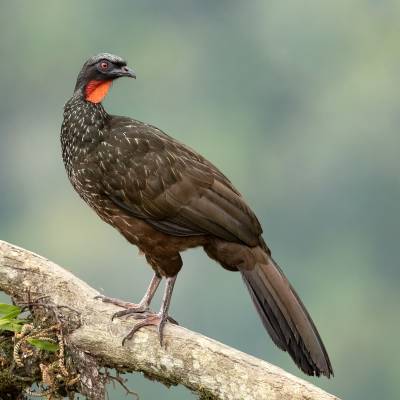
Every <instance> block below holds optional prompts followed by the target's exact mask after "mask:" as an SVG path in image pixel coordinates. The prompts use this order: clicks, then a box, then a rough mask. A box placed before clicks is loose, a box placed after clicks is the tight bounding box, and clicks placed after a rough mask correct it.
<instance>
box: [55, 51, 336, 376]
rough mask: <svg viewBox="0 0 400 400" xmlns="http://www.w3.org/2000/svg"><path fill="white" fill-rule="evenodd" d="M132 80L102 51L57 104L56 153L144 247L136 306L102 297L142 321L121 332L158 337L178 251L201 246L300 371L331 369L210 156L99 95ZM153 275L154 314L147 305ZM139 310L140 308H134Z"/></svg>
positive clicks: (253, 221)
mask: <svg viewBox="0 0 400 400" xmlns="http://www.w3.org/2000/svg"><path fill="white" fill-rule="evenodd" d="M124 76H126V77H132V78H135V73H134V71H133V70H132V69H130V68H129V67H128V66H127V64H126V62H125V61H124V60H123V59H122V58H120V57H118V56H115V55H112V54H107V53H103V54H98V55H96V56H94V57H91V58H89V60H87V61H86V63H85V64H84V65H83V67H82V70H81V71H80V73H79V75H78V79H77V82H76V86H75V90H74V94H73V96H72V97H71V99H70V100H69V101H68V102H67V103H66V105H65V108H64V120H63V123H62V128H61V145H62V157H63V160H64V164H65V168H66V171H67V174H68V177H69V179H70V181H71V183H72V185H73V187H74V188H75V190H76V191H77V192H78V194H79V195H80V196H81V197H82V199H83V200H85V202H86V203H88V204H89V206H90V207H92V208H93V209H94V210H95V211H96V213H97V214H98V215H99V217H100V218H101V219H103V220H104V221H105V222H107V223H108V224H110V225H112V226H113V227H114V228H116V229H117V230H118V231H119V232H120V233H121V234H122V235H123V236H124V237H125V238H126V239H127V240H128V241H129V242H130V243H132V244H134V245H136V246H137V247H138V248H139V249H140V250H141V252H142V253H144V255H145V257H146V260H147V262H148V263H149V264H150V266H151V267H152V268H153V270H154V277H153V279H152V281H151V283H150V286H149V288H148V290H147V291H146V294H145V295H144V297H143V299H142V300H141V301H140V303H138V304H132V303H127V302H123V301H121V300H117V299H113V298H107V297H102V300H103V301H105V302H111V303H114V304H116V305H118V306H120V307H122V308H123V309H122V310H121V311H119V312H118V313H116V314H115V315H114V317H121V316H123V315H129V314H135V315H136V316H139V315H141V316H142V319H141V320H139V322H137V321H136V325H135V326H134V327H133V329H132V331H131V332H130V333H129V334H128V336H127V337H126V338H125V339H129V338H131V337H132V336H133V334H134V333H135V331H137V330H138V329H140V328H141V327H143V326H146V325H156V326H157V327H158V331H159V336H160V342H161V343H162V340H163V327H164V325H165V323H166V321H168V320H170V321H173V320H172V319H170V318H169V317H168V308H169V305H170V300H171V295H172V291H173V287H174V284H175V280H176V277H177V274H178V272H179V271H180V269H181V267H182V259H181V256H180V253H181V252H182V251H184V250H186V249H189V248H193V247H199V246H200V247H203V249H204V250H205V252H206V253H207V254H208V256H209V257H211V258H212V259H214V260H215V261H217V262H218V263H219V264H220V265H221V266H222V267H224V268H225V269H227V270H229V271H239V272H240V274H241V276H242V278H243V280H244V282H245V284H246V286H247V289H248V291H249V293H250V295H251V298H252V300H253V303H254V305H255V307H256V309H257V311H258V314H259V315H260V317H261V320H262V322H263V325H264V327H265V329H266V330H267V331H268V333H269V334H270V336H271V338H272V340H273V341H274V343H275V344H276V345H277V346H278V347H279V348H280V349H282V350H284V351H287V352H288V353H289V354H290V356H291V357H292V359H293V360H294V362H295V363H296V364H297V365H298V367H299V368H301V370H302V371H304V372H305V373H306V374H309V375H317V376H319V375H321V374H322V375H325V376H327V377H329V376H331V375H332V374H333V371H332V366H331V363H330V360H329V357H328V354H327V352H326V350H325V347H324V344H323V343H322V340H321V338H320V336H319V334H318V331H317V329H316V327H315V325H314V323H313V321H312V320H311V317H310V315H309V314H308V312H307V310H306V309H305V307H304V305H303V303H302V302H301V300H300V298H299V297H298V295H297V293H296V292H295V290H294V289H293V288H292V286H291V285H290V283H289V282H288V280H287V279H286V277H285V275H284V274H283V272H282V271H281V269H280V268H279V266H278V265H277V264H276V263H275V261H274V260H273V259H272V257H271V252H270V250H269V249H268V247H267V245H266V244H265V242H264V240H263V238H262V236H261V234H262V229H261V226H260V223H259V221H258V220H257V217H256V216H255V215H254V213H253V212H252V210H251V209H250V208H249V206H248V205H247V204H246V202H245V200H244V198H243V197H242V195H241V194H240V193H239V192H238V191H237V190H236V189H235V187H234V186H233V185H232V183H231V182H230V181H229V180H228V178H226V176H225V175H223V174H222V173H221V172H220V171H219V170H218V169H217V168H216V167H215V166H214V165H213V164H212V163H211V162H209V161H208V160H206V159H205V158H204V157H202V156H201V155H200V154H198V153H196V152H195V151H194V150H192V149H191V148H189V147H187V146H185V145H184V144H182V143H180V142H178V141H177V140H175V139H173V138H172V137H170V136H168V135H167V134H165V133H164V132H162V131H161V130H160V129H158V128H156V127H154V126H152V125H149V124H145V123H143V122H140V121H137V120H135V119H133V118H129V117H122V116H115V115H110V114H108V113H107V112H106V111H105V109H104V108H103V106H102V104H101V102H102V100H103V98H104V97H105V96H106V94H107V92H108V91H109V89H110V86H111V84H112V82H113V81H114V80H115V79H117V78H120V77H124ZM162 278H165V279H166V288H165V293H164V297H163V300H162V305H161V309H160V312H159V313H157V314H154V313H151V312H150V310H149V305H150V302H151V300H152V297H153V295H154V293H155V292H156V290H157V288H158V286H159V284H160V281H161V280H162ZM140 313H141V314H140Z"/></svg>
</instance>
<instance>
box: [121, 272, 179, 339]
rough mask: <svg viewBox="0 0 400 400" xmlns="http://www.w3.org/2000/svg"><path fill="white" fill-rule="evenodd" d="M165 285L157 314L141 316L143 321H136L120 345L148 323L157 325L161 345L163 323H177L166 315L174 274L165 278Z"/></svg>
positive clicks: (174, 278)
mask: <svg viewBox="0 0 400 400" xmlns="http://www.w3.org/2000/svg"><path fill="white" fill-rule="evenodd" d="M166 281H167V282H166V286H165V291H164V296H163V299H162V302H161V308H160V311H159V312H158V313H157V314H153V315H148V316H143V321H140V322H138V323H137V324H136V325H135V326H134V327H133V329H132V330H131V331H130V332H129V333H128V334H127V335H126V336H125V337H124V340H123V341H122V345H124V343H125V342H126V341H127V340H129V339H132V337H133V335H134V334H135V333H136V332H137V331H138V330H139V329H140V328H142V327H144V326H149V325H155V326H157V327H158V337H159V339H160V345H161V346H162V344H163V338H164V335H163V330H164V326H165V323H166V322H167V321H170V322H172V323H175V324H177V322H176V321H175V320H173V319H172V318H170V317H168V309H169V305H170V303H171V296H172V291H173V290H174V285H175V281H176V275H175V276H174V277H172V278H167V279H166ZM139 318H141V317H139Z"/></svg>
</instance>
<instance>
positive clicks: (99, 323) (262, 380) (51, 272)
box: [0, 241, 338, 400]
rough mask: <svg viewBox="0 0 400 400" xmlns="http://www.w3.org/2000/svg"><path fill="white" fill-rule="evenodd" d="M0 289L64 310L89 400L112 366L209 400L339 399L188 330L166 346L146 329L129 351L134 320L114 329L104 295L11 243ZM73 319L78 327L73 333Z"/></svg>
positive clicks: (2, 247) (173, 333) (69, 345)
mask: <svg viewBox="0 0 400 400" xmlns="http://www.w3.org/2000/svg"><path fill="white" fill-rule="evenodd" d="M0 290H1V291H3V292H5V293H7V294H9V295H10V296H11V297H12V298H13V299H14V301H15V302H16V304H23V303H27V302H28V301H32V300H34V299H37V298H41V299H42V300H41V302H42V303H46V302H48V304H51V307H54V306H55V307H61V308H63V320H62V323H63V324H64V325H66V326H64V328H65V332H70V331H71V332H72V333H70V334H68V335H66V337H65V345H66V352H68V353H69V354H70V355H71V356H72V357H73V360H74V364H75V368H76V369H77V370H78V372H79V373H80V374H81V375H80V376H81V382H80V385H81V393H82V394H84V395H86V396H87V398H88V399H93V400H102V399H104V396H105V394H104V393H105V390H104V385H105V380H104V379H100V377H101V374H100V372H99V370H100V368H101V367H110V368H115V369H116V370H117V371H122V372H126V371H140V372H142V373H144V374H145V375H147V376H148V377H150V378H152V379H155V380H158V381H160V382H163V383H165V384H167V385H176V384H182V385H184V386H186V387H187V388H189V389H190V390H192V391H194V392H196V393H198V394H199V395H200V397H201V398H203V399H220V400H236V399H237V400H239V399H246V400H264V399H265V400H266V399H291V400H299V399H303V400H306V399H307V400H313V399H319V400H335V399H336V400H338V398H337V397H335V396H333V395H331V394H328V393H326V392H324V391H323V390H321V389H319V388H317V387H316V386H314V385H312V384H310V383H308V382H306V381H304V380H301V379H299V378H296V377H294V376H292V375H290V374H289V373H287V372H285V371H283V370H282V369H280V368H278V367H276V366H274V365H271V364H269V363H267V362H265V361H262V360H259V359H257V358H255V357H252V356H250V355H247V354H244V353H242V352H240V351H238V350H235V349H233V348H230V347H228V346H225V345H224V344H222V343H219V342H217V341H215V340H212V339H210V338H207V337H205V336H202V335H200V334H198V333H195V332H191V331H189V330H187V329H185V328H183V327H180V326H175V325H171V324H167V326H166V328H165V345H164V346H163V347H160V344H159V341H158V336H157V333H156V331H155V329H153V328H143V329H141V330H140V331H139V332H137V334H135V336H134V337H133V339H132V340H131V341H129V342H128V343H126V344H125V346H122V339H123V337H124V336H125V335H126V334H127V333H128V331H129V330H130V329H131V327H132V323H134V320H133V319H128V320H126V319H116V320H114V321H113V322H111V315H112V314H113V313H114V312H115V311H117V310H118V308H117V307H116V306H113V305H110V304H105V303H102V302H100V301H98V300H95V299H94V297H95V296H96V295H98V294H99V293H98V292H97V291H96V290H94V289H93V288H91V287H90V286H89V285H87V284H86V283H85V282H83V281H81V280H80V279H78V278H77V277H75V276H74V275H72V274H71V273H70V272H68V271H66V270H65V269H63V268H61V267H59V266H58V265H56V264H54V263H53V262H51V261H49V260H46V259H45V258H43V257H40V256H38V255H36V254H34V253H31V252H29V251H27V250H24V249H21V248H19V247H17V246H14V245H11V244H9V243H6V242H3V241H0ZM43 296H45V297H43ZM66 306H67V307H66ZM46 310H47V309H46V308H44V312H45V311H46ZM48 310H50V308H49V309H48ZM72 310H73V311H72ZM69 312H70V313H71V320H73V322H71V324H74V325H75V326H74V327H72V326H68V324H69V322H68V321H69V320H68V313H69ZM76 313H79V315H80V326H79V327H77V326H76ZM72 314H74V317H73V316H72Z"/></svg>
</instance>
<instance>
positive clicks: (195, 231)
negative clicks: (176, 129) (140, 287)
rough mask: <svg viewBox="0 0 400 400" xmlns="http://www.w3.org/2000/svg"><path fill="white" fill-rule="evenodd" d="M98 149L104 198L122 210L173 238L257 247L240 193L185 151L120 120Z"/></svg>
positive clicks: (254, 224)
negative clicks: (203, 237) (209, 236)
mask: <svg viewBox="0 0 400 400" xmlns="http://www.w3.org/2000/svg"><path fill="white" fill-rule="evenodd" d="M100 147H102V148H104V151H102V149H100V154H102V155H103V157H102V163H101V165H102V169H103V171H102V172H103V174H102V175H103V185H102V186H103V191H104V194H105V195H107V196H108V197H109V198H110V199H111V200H112V201H113V202H114V203H115V204H116V205H117V206H119V207H120V208H121V209H123V210H124V211H125V212H127V213H130V214H132V215H134V216H136V217H138V218H142V219H144V220H146V221H147V222H148V223H149V224H151V225H152V226H153V227H155V228H156V229H158V230H160V231H162V232H164V233H167V234H170V235H174V236H191V235H202V234H212V235H215V236H217V237H220V238H222V239H225V240H229V241H238V242H244V243H246V244H247V245H250V246H256V245H258V244H259V240H260V235H261V233H262V230H261V226H260V224H259V222H258V220H257V218H256V216H255V215H254V213H253V212H252V211H251V209H250V208H249V207H248V206H247V204H246V203H245V201H244V200H243V198H242V197H241V195H240V194H239V192H238V191H237V190H236V189H235V188H234V187H233V186H232V184H231V183H230V181H229V180H228V179H227V178H226V177H225V176H224V175H223V174H222V173H221V172H220V171H219V170H218V169H217V168H216V167H215V166H214V165H212V164H211V163H210V162H209V161H207V160H206V159H204V158H203V157H202V156H200V155H199V154H198V153H196V152H194V151H193V150H191V149H190V148H188V147H186V146H185V145H183V144H181V143H179V142H177V141H176V140H174V139H173V138H171V137H169V136H167V135H166V134H164V133H163V132H161V131H160V130H158V129H157V128H155V127H153V126H151V125H147V124H143V123H139V122H138V121H133V120H125V119H122V118H121V120H118V121H117V122H114V125H111V134H110V136H109V138H107V139H106V140H105V141H104V142H103V143H102V144H101V145H100ZM110 148H112V152H108V149H110ZM104 153H111V154H112V155H113V156H111V157H108V158H107V157H104Z"/></svg>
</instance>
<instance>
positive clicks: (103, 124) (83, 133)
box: [61, 91, 110, 170]
mask: <svg viewBox="0 0 400 400" xmlns="http://www.w3.org/2000/svg"><path fill="white" fill-rule="evenodd" d="M109 120H110V115H109V114H108V113H107V112H106V111H105V109H104V108H103V106H102V104H101V103H92V102H90V101H86V100H85V98H84V96H83V93H82V92H79V91H77V92H75V93H74V95H73V96H72V98H71V99H70V100H69V101H68V102H67V103H66V104H65V107H64V120H63V124H62V128H61V146H62V152H63V159H64V163H65V166H66V168H67V170H68V169H71V167H72V164H73V163H74V162H75V161H76V160H79V158H80V157H81V156H85V154H87V153H88V152H90V151H91V150H92V149H94V148H95V147H96V146H97V145H98V144H99V143H100V142H101V141H102V140H103V138H104V135H106V134H107V125H108V122H109Z"/></svg>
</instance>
